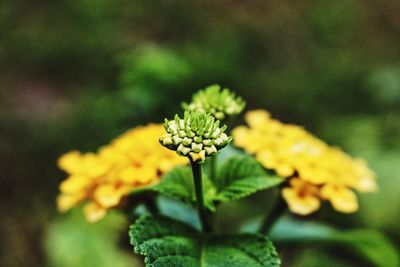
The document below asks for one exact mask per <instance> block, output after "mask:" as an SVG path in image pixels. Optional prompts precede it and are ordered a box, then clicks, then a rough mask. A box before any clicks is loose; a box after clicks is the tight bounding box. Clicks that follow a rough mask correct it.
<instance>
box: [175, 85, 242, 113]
mask: <svg viewBox="0 0 400 267" xmlns="http://www.w3.org/2000/svg"><path fill="white" fill-rule="evenodd" d="M182 106H183V108H184V109H185V110H189V111H201V112H205V113H210V114H211V115H213V116H214V117H215V118H216V119H218V120H223V119H225V118H226V117H229V116H234V115H237V114H239V113H240V112H242V111H243V109H244V107H245V106H246V102H245V101H244V100H243V99H242V98H241V97H238V96H236V95H235V94H234V93H233V92H231V91H230V90H229V89H228V88H224V89H221V87H220V86H219V85H216V84H215V85H210V86H208V87H207V88H205V89H203V90H200V91H199V92H197V93H196V94H194V95H193V98H192V102H191V103H189V104H187V103H183V104H182Z"/></svg>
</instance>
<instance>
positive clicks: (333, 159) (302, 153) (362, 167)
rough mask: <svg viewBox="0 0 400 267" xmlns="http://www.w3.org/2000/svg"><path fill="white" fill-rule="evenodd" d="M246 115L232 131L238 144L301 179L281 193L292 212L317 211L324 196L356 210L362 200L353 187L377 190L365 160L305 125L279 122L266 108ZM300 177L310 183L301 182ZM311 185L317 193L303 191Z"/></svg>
mask: <svg viewBox="0 0 400 267" xmlns="http://www.w3.org/2000/svg"><path fill="white" fill-rule="evenodd" d="M245 119H246V122H247V124H248V126H238V127H236V128H235V129H234V130H233V134H232V135H233V137H234V143H235V145H236V146H238V147H241V148H243V149H244V150H245V151H246V152H247V153H249V154H252V155H254V156H255V158H256V159H257V160H258V161H259V162H260V163H261V164H262V165H263V166H264V167H265V168H267V169H273V170H275V171H276V173H277V174H278V175H279V176H282V177H284V178H288V179H289V178H290V179H292V177H294V176H296V177H298V178H296V180H295V181H296V182H290V183H289V187H288V188H284V189H283V192H282V195H283V197H284V199H285V200H286V202H287V203H288V205H289V209H290V210H291V211H292V212H294V213H297V214H301V215H306V214H309V213H311V212H313V211H316V210H318V208H319V206H320V205H319V202H320V200H327V201H329V202H330V203H331V204H332V206H333V208H334V209H335V210H337V211H340V212H345V213H350V212H355V211H357V209H358V203H357V197H356V195H355V193H354V191H353V190H358V191H360V192H373V191H375V190H376V189H377V185H376V180H375V174H374V173H373V172H372V171H371V170H370V169H369V168H368V166H367V164H366V162H365V161H363V160H361V159H354V158H352V157H350V156H349V155H348V154H346V153H344V152H343V151H342V150H341V149H339V148H336V147H331V146H329V145H327V144H326V143H324V142H323V141H322V140H320V139H318V138H317V137H315V136H313V135H312V134H310V133H309V132H307V131H306V130H304V129H303V128H302V127H300V126H296V125H291V124H284V123H282V122H279V121H277V120H275V119H273V118H271V116H270V114H269V113H268V112H267V111H265V110H255V111H250V112H248V113H247V114H246V115H245ZM299 181H302V182H304V183H305V184H304V183H303V184H301V186H300V182H299ZM310 187H312V188H314V189H313V190H314V191H315V190H316V191H317V192H314V191H313V193H312V194H306V193H304V192H308V191H307V190H305V189H304V188H310ZM301 188H303V189H301ZM300 193H301V194H300ZM300 196H301V197H300ZM317 203H318V204H317Z"/></svg>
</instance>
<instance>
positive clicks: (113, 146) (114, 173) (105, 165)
mask: <svg viewBox="0 0 400 267" xmlns="http://www.w3.org/2000/svg"><path fill="white" fill-rule="evenodd" d="M164 131H165V130H164V127H163V125H162V124H148V125H146V126H141V127H137V128H134V129H131V130H129V131H127V132H126V133H124V134H122V135H121V136H120V137H118V138H116V139H115V140H113V141H112V142H111V143H110V144H109V145H107V146H104V147H102V148H100V149H99V150H98V152H97V153H81V152H78V151H71V152H68V153H66V154H64V155H63V156H61V157H60V158H59V160H58V165H59V167H60V168H61V169H62V170H64V171H65V172H66V173H67V174H68V178H67V179H65V180H64V181H62V182H61V184H60V194H59V196H58V197H57V206H58V209H59V210H60V211H61V212H65V211H67V210H69V209H71V208H72V207H74V206H76V205H78V204H79V203H81V202H83V201H85V200H87V203H86V204H85V206H84V209H83V212H84V214H85V216H86V218H87V220H88V221H89V222H96V221H98V220H100V219H102V218H103V217H104V216H105V215H106V213H107V210H108V209H110V208H113V207H116V206H118V205H120V204H121V201H122V199H123V197H125V196H126V195H127V194H129V192H130V191H132V190H133V189H135V188H139V187H143V186H147V185H150V184H154V183H157V182H158V181H159V179H160V177H161V176H162V174H164V173H165V172H167V171H169V170H170V169H172V168H173V167H175V166H177V165H181V164H185V163H186V159H185V158H182V157H179V156H178V155H177V154H176V153H174V152H173V151H169V150H166V149H164V148H163V147H162V146H161V145H160V144H159V142H158V138H159V136H160V135H162V134H163V133H164Z"/></svg>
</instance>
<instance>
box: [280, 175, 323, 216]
mask: <svg viewBox="0 0 400 267" xmlns="http://www.w3.org/2000/svg"><path fill="white" fill-rule="evenodd" d="M290 185H291V187H287V188H284V189H283V190H282V197H283V198H284V199H285V201H286V203H287V204H288V207H289V210H290V211H291V212H293V213H296V214H300V215H308V214H310V213H312V212H314V211H316V210H318V209H319V207H320V205H321V203H320V199H319V198H318V188H317V187H316V186H314V185H312V184H310V183H308V182H306V181H303V180H301V179H299V178H293V179H292V180H291V181H290Z"/></svg>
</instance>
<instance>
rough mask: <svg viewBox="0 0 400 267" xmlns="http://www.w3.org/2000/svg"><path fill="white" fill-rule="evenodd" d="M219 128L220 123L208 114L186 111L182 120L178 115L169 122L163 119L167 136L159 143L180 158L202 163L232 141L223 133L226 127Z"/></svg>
mask: <svg viewBox="0 0 400 267" xmlns="http://www.w3.org/2000/svg"><path fill="white" fill-rule="evenodd" d="M219 126H220V121H219V120H215V118H214V117H213V116H212V115H210V114H206V113H203V112H191V111H186V112H185V113H184V116H183V119H181V118H179V116H178V115H175V119H174V120H171V121H169V120H167V119H165V124H164V127H165V130H166V131H167V134H165V135H163V136H162V137H161V138H160V143H161V144H162V145H163V146H165V147H167V148H169V149H171V150H175V151H176V152H177V153H178V154H179V155H180V156H188V157H190V158H191V159H192V160H193V161H196V162H202V161H204V160H205V158H206V157H209V156H213V155H215V154H216V153H217V152H218V151H219V150H220V149H222V148H223V147H225V146H226V145H227V144H229V143H230V142H231V141H232V137H231V136H228V135H227V134H226V133H224V131H225V130H226V125H224V126H222V127H219Z"/></svg>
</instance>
